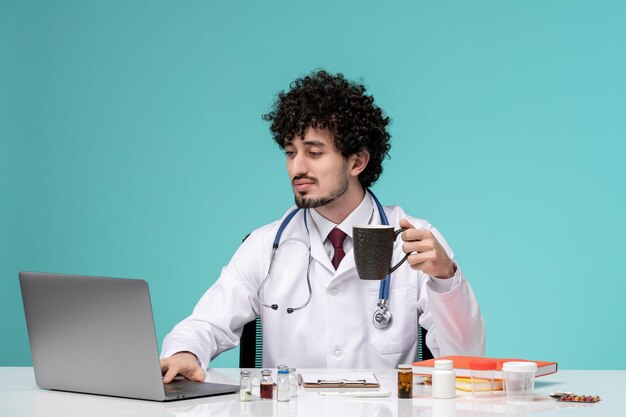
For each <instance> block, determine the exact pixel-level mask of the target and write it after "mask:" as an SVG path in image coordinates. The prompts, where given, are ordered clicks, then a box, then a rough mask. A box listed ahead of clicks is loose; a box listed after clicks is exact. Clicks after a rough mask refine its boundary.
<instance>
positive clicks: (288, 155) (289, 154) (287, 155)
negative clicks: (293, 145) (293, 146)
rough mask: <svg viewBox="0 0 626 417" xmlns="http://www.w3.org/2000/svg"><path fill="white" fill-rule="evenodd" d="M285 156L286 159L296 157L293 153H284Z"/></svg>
mask: <svg viewBox="0 0 626 417" xmlns="http://www.w3.org/2000/svg"><path fill="white" fill-rule="evenodd" d="M285 156H286V157H287V158H293V157H294V156H296V153H295V152H293V151H285Z"/></svg>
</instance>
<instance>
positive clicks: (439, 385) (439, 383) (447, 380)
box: [432, 359, 456, 399]
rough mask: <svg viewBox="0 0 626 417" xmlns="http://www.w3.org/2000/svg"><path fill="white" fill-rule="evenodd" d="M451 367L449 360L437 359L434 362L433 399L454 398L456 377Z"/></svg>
mask: <svg viewBox="0 0 626 417" xmlns="http://www.w3.org/2000/svg"><path fill="white" fill-rule="evenodd" d="M452 365H453V364H452V361H451V360H450V359H438V360H436V361H435V370H434V371H433V389H432V397H433V398H439V399H450V398H454V397H455V396H456V377H455V375H454V370H453V368H452Z"/></svg>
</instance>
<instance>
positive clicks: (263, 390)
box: [260, 369, 274, 400]
mask: <svg viewBox="0 0 626 417" xmlns="http://www.w3.org/2000/svg"><path fill="white" fill-rule="evenodd" d="M260 385H261V387H260V397H261V399H262V400H271V399H273V398H274V381H272V371H270V370H269V369H263V370H262V371H261V384H260Z"/></svg>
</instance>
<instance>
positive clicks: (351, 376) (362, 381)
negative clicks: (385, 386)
mask: <svg viewBox="0 0 626 417" xmlns="http://www.w3.org/2000/svg"><path fill="white" fill-rule="evenodd" d="M300 378H302V386H303V387H304V388H380V382H378V379H377V378H376V375H374V374H373V373H371V372H349V373H341V374H314V373H306V372H301V373H300Z"/></svg>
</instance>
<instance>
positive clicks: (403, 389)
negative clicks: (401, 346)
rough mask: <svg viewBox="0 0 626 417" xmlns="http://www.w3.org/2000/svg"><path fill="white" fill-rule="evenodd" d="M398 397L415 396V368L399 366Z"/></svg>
mask: <svg viewBox="0 0 626 417" xmlns="http://www.w3.org/2000/svg"><path fill="white" fill-rule="evenodd" d="M398 398H413V368H411V367H410V366H405V365H400V366H399V367H398Z"/></svg>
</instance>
